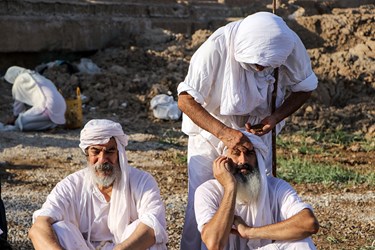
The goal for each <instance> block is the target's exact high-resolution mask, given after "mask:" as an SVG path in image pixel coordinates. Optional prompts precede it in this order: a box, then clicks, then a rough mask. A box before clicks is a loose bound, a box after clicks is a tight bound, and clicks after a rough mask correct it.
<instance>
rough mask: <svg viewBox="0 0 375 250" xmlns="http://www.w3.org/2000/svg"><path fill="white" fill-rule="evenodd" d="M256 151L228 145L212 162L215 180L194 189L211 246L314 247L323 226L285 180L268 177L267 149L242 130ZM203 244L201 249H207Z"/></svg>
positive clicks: (201, 224) (200, 225)
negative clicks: (265, 159)
mask: <svg viewBox="0 0 375 250" xmlns="http://www.w3.org/2000/svg"><path fill="white" fill-rule="evenodd" d="M243 133H244V134H245V135H246V136H247V137H248V138H249V139H250V141H251V143H252V144H253V147H254V148H253V149H251V150H249V149H246V148H244V147H243V148H234V149H228V150H227V152H226V156H219V157H218V158H217V159H216V160H215V161H214V163H213V173H214V176H215V178H216V180H209V181H207V182H205V183H203V184H202V185H200V186H199V188H198V189H197V191H196V192H195V207H194V208H195V216H196V218H197V223H198V230H199V231H200V232H201V237H202V240H203V242H204V243H205V246H206V247H207V248H208V249H238V250H242V249H295V250H301V249H315V246H314V244H313V242H312V240H311V238H310V236H311V235H312V234H314V233H317V231H318V230H319V224H318V221H317V219H316V217H315V216H314V214H313V210H312V208H311V206H310V205H308V204H306V203H304V202H302V200H301V199H300V198H299V197H298V195H297V193H296V192H295V190H294V189H293V188H292V187H291V186H290V185H289V184H288V183H287V182H285V181H283V180H281V179H278V178H275V177H272V176H266V171H265V166H264V157H265V156H266V155H267V153H268V152H267V150H268V148H267V147H266V146H265V144H264V143H263V141H262V140H261V139H260V137H258V136H256V135H253V134H250V133H247V132H243ZM205 246H202V249H206V248H205Z"/></svg>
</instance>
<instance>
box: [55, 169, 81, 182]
mask: <svg viewBox="0 0 375 250" xmlns="http://www.w3.org/2000/svg"><path fill="white" fill-rule="evenodd" d="M85 175H86V171H85V169H81V170H78V171H76V172H74V173H71V174H69V175H68V176H66V177H65V178H64V179H62V180H61V181H60V182H59V183H71V184H73V186H77V185H79V184H82V183H83V180H84V179H85Z"/></svg>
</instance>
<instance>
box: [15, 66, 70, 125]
mask: <svg viewBox="0 0 375 250" xmlns="http://www.w3.org/2000/svg"><path fill="white" fill-rule="evenodd" d="M12 95H13V98H14V100H15V102H14V105H13V115H15V116H18V118H17V121H16V124H17V126H18V127H19V129H20V130H42V129H47V128H51V127H54V126H56V125H57V124H64V123H65V111H66V103H65V100H64V98H63V96H62V95H61V94H60V92H59V91H58V90H57V88H56V87H55V85H54V84H53V83H52V82H51V81H50V80H48V79H47V78H45V77H43V76H42V75H40V74H38V73H36V72H33V71H30V70H26V71H25V72H24V73H21V74H20V75H18V76H17V77H16V78H15V81H14V83H13V87H12ZM25 104H26V105H29V106H31V108H30V109H28V110H27V109H26V106H25Z"/></svg>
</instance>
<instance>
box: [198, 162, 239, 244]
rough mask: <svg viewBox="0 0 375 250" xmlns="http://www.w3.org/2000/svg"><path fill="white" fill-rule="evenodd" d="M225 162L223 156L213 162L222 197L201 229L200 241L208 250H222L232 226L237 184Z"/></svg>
mask: <svg viewBox="0 0 375 250" xmlns="http://www.w3.org/2000/svg"><path fill="white" fill-rule="evenodd" d="M227 162H228V160H227V158H226V157H223V156H220V157H219V158H217V159H216V160H215V161H214V167H213V172H214V176H215V178H216V179H217V180H218V181H219V182H220V184H221V185H222V186H223V187H224V195H223V199H222V201H221V203H220V206H219V209H218V210H217V212H216V213H215V215H214V216H213V217H212V219H211V220H210V221H209V222H208V223H207V224H205V225H204V226H203V228H202V240H203V242H204V243H205V244H206V246H207V248H208V249H210V250H211V249H223V248H224V247H225V246H226V245H227V244H228V239H229V234H230V232H231V228H232V225H233V218H234V209H235V202H236V194H237V184H236V180H235V178H234V177H233V175H232V174H231V173H230V172H229V171H228V169H227V167H226V164H227Z"/></svg>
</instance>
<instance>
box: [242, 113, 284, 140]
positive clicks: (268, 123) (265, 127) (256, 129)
mask: <svg viewBox="0 0 375 250" xmlns="http://www.w3.org/2000/svg"><path fill="white" fill-rule="evenodd" d="M276 124H277V120H276V118H275V117H273V116H272V115H270V116H267V117H266V118H264V119H263V120H262V121H261V122H260V123H259V124H256V125H255V124H253V125H251V124H250V123H246V124H245V127H246V131H247V132H250V133H252V134H254V135H258V136H262V135H265V134H267V133H268V132H270V131H272V129H273V128H274V127H275V126H276ZM254 125H255V126H254Z"/></svg>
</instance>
